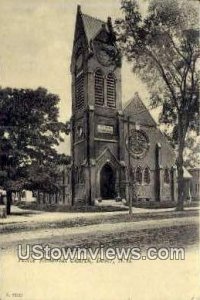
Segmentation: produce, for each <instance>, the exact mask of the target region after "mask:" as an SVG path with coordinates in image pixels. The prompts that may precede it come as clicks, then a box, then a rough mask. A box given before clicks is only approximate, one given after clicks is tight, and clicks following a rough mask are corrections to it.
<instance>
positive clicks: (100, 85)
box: [95, 70, 104, 105]
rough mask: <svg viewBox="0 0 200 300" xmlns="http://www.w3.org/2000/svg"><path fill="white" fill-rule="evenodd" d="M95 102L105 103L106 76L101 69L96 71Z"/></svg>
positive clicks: (98, 103)
mask: <svg viewBox="0 0 200 300" xmlns="http://www.w3.org/2000/svg"><path fill="white" fill-rule="evenodd" d="M95 104H97V105H104V78H103V73H102V71H101V70H97V71H96V72H95Z"/></svg>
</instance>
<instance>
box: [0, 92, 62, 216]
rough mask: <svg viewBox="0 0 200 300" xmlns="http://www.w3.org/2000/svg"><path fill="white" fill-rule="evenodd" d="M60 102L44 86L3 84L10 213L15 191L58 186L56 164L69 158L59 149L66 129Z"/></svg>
mask: <svg viewBox="0 0 200 300" xmlns="http://www.w3.org/2000/svg"><path fill="white" fill-rule="evenodd" d="M58 102H59V98H58V96H56V95H53V94H51V93H48V92H47V90H46V89H44V88H38V89H37V90H32V89H11V88H5V89H2V88H0V186H1V187H2V188H3V189H5V190H6V191H7V213H8V214H10V206H11V201H12V192H15V191H20V190H22V189H24V188H29V189H31V190H34V189H38V188H39V189H40V190H48V191H51V190H52V189H55V188H56V185H55V178H56V174H57V168H56V165H57V163H59V162H62V161H63V159H65V160H66V159H67V157H65V156H64V155H60V154H58V152H57V149H56V146H58V145H59V143H60V142H61V141H63V138H62V136H61V133H62V132H66V126H65V124H63V123H61V122H59V121H58V107H57V105H58Z"/></svg>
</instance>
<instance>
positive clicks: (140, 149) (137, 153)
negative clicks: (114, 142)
mask: <svg viewBox="0 0 200 300" xmlns="http://www.w3.org/2000/svg"><path fill="white" fill-rule="evenodd" d="M126 146H127V148H128V151H129V152H130V154H131V155H132V156H133V157H134V158H142V157H144V156H145V155H146V153H147V151H148V150H149V139H148V136H147V134H146V133H145V132H144V131H142V130H135V129H132V130H130V134H129V136H127V138H126Z"/></svg>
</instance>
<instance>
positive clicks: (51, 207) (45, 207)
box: [15, 202, 128, 213]
mask: <svg viewBox="0 0 200 300" xmlns="http://www.w3.org/2000/svg"><path fill="white" fill-rule="evenodd" d="M15 205H16V206H18V207H20V208H21V209H30V210H38V211H46V212H69V213H70V212H71V213H73V212H82V213H84V212H112V211H127V209H128V208H127V207H126V206H124V207H115V206H109V205H107V206H89V205H88V206H65V205H59V204H39V203H38V202H18V203H15Z"/></svg>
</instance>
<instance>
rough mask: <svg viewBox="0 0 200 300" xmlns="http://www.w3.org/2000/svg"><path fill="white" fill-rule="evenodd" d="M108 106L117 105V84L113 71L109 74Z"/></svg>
mask: <svg viewBox="0 0 200 300" xmlns="http://www.w3.org/2000/svg"><path fill="white" fill-rule="evenodd" d="M107 106H109V107H116V84H115V77H114V75H113V74H112V73H109V74H108V76H107Z"/></svg>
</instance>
